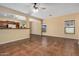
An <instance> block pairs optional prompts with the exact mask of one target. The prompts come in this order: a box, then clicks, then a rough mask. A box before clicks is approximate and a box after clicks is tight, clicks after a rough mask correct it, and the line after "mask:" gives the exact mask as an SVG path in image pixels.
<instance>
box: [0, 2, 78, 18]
mask: <svg viewBox="0 0 79 59" xmlns="http://www.w3.org/2000/svg"><path fill="white" fill-rule="evenodd" d="M0 5H2V6H5V7H8V8H11V9H14V10H17V11H20V12H23V13H26V14H30V15H31V16H34V17H38V18H42V19H45V18H46V17H48V16H49V15H52V16H53V17H55V16H62V15H65V14H70V13H75V12H79V4H78V3H40V5H39V11H38V12H37V13H32V7H33V3H26V4H25V3H0ZM42 7H44V8H46V9H41V8H42Z"/></svg>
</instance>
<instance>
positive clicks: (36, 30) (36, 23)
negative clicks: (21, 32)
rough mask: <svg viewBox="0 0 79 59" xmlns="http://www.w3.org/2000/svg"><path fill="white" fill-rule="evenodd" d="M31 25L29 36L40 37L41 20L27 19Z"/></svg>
mask: <svg viewBox="0 0 79 59" xmlns="http://www.w3.org/2000/svg"><path fill="white" fill-rule="evenodd" d="M29 20H30V23H31V34H36V35H41V20H39V19H34V18H29Z"/></svg>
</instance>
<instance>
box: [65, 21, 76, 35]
mask: <svg viewBox="0 0 79 59" xmlns="http://www.w3.org/2000/svg"><path fill="white" fill-rule="evenodd" d="M64 30H65V33H66V34H75V20H68V21H65V28H64Z"/></svg>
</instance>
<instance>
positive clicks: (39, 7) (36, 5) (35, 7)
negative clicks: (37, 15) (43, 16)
mask: <svg viewBox="0 0 79 59" xmlns="http://www.w3.org/2000/svg"><path fill="white" fill-rule="evenodd" d="M39 9H42V10H45V9H46V8H45V7H44V6H41V5H40V3H33V11H34V12H38V10H39Z"/></svg>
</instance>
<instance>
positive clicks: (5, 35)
mask: <svg viewBox="0 0 79 59" xmlns="http://www.w3.org/2000/svg"><path fill="white" fill-rule="evenodd" d="M27 38H29V29H0V44H4V43H8V42H12V41H17V40H22V39H27Z"/></svg>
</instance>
